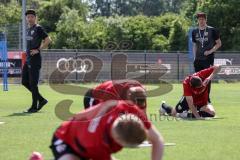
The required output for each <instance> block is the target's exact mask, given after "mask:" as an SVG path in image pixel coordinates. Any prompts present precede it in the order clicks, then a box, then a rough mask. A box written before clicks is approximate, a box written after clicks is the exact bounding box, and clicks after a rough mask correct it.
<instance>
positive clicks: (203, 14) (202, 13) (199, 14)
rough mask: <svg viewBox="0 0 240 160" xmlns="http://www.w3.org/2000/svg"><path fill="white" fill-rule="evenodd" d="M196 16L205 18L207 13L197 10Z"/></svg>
mask: <svg viewBox="0 0 240 160" xmlns="http://www.w3.org/2000/svg"><path fill="white" fill-rule="evenodd" d="M196 17H197V18H200V17H202V18H205V19H207V15H206V13H204V12H198V13H197V15H196Z"/></svg>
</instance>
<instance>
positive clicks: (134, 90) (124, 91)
mask: <svg viewBox="0 0 240 160" xmlns="http://www.w3.org/2000/svg"><path fill="white" fill-rule="evenodd" d="M107 100H130V101H132V102H133V103H135V104H136V105H137V106H138V107H139V108H140V109H142V110H143V111H144V112H145V113H146V107H147V102H146V90H145V89H144V87H143V86H142V84H141V83H140V82H138V81H136V80H129V79H126V80H113V81H105V82H103V83H102V84H100V85H98V86H96V87H95V88H93V89H90V90H88V91H87V92H86V94H85V96H84V108H85V109H86V108H89V107H91V106H93V105H96V104H98V103H100V102H105V101H107Z"/></svg>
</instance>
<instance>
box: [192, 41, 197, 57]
mask: <svg viewBox="0 0 240 160" xmlns="http://www.w3.org/2000/svg"><path fill="white" fill-rule="evenodd" d="M196 52H197V45H196V43H193V55H194V57H193V58H194V59H195V58H196Z"/></svg>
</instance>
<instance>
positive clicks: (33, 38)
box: [27, 24, 48, 63]
mask: <svg viewBox="0 0 240 160" xmlns="http://www.w3.org/2000/svg"><path fill="white" fill-rule="evenodd" d="M46 37H48V34H47V33H46V32H45V31H44V29H43V28H42V26H40V25H38V24H36V25H34V26H32V27H30V28H28V29H27V63H31V61H34V63H36V62H38V63H41V56H40V53H39V54H36V55H34V56H31V55H30V50H32V49H39V47H40V46H41V43H42V40H44V39H45V38H46Z"/></svg>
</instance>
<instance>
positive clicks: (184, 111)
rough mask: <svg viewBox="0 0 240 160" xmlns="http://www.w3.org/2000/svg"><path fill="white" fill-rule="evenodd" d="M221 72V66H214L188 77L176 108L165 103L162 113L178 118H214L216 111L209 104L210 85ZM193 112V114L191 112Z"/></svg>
mask: <svg viewBox="0 0 240 160" xmlns="http://www.w3.org/2000/svg"><path fill="white" fill-rule="evenodd" d="M219 70H220V67H219V66H213V67H210V68H208V69H204V70H202V71H200V72H197V73H194V74H193V75H190V76H187V77H186V78H185V80H184V81H183V97H182V98H181V100H180V101H179V103H178V104H177V105H176V107H175V108H172V107H170V106H168V105H167V104H165V103H163V104H162V106H161V111H162V113H165V112H166V113H167V114H169V115H172V116H176V115H177V114H178V113H180V117H183V118H187V117H193V118H200V119H201V117H214V116H215V110H214V108H213V106H212V105H211V104H209V103H208V95H209V92H208V91H209V85H208V83H209V82H210V81H211V80H212V79H213V77H214V76H215V74H216V73H217V72H218V71H219ZM189 111H191V113H190V112H189Z"/></svg>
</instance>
